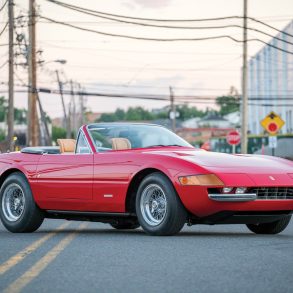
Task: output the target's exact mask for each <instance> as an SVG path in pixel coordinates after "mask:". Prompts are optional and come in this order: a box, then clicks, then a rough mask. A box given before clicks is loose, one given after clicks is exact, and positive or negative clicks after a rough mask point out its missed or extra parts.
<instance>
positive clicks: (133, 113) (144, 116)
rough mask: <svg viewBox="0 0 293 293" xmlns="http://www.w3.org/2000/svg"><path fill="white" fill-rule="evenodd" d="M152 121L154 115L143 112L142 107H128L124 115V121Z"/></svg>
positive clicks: (146, 111)
mask: <svg viewBox="0 0 293 293" xmlns="http://www.w3.org/2000/svg"><path fill="white" fill-rule="evenodd" d="M152 119H154V115H152V114H151V113H150V112H149V111H148V110H145V109H143V108H142V107H130V108H128V110H127V111H126V114H125V120H127V121H141V120H152Z"/></svg>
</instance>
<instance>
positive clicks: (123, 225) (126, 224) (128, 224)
mask: <svg viewBox="0 0 293 293" xmlns="http://www.w3.org/2000/svg"><path fill="white" fill-rule="evenodd" d="M110 225H111V226H112V227H113V228H115V229H117V230H134V229H137V228H139V227H140V225H139V223H138V222H134V221H124V220H123V221H117V222H116V223H111V224H110Z"/></svg>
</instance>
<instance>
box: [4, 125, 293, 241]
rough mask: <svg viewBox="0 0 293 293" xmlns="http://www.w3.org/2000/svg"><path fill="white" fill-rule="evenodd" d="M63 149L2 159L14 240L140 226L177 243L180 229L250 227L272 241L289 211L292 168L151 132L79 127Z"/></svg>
mask: <svg viewBox="0 0 293 293" xmlns="http://www.w3.org/2000/svg"><path fill="white" fill-rule="evenodd" d="M58 144H59V147H28V148H24V149H23V150H22V151H21V152H16V153H6V154H1V155H0V174H1V177H0V185H1V190H0V200H1V209H0V216H1V220H2V223H3V225H4V226H5V227H6V228H7V229H8V230H9V231H11V232H33V231H35V230H36V229H38V228H39V227H40V225H41V224H42V222H43V220H44V218H54V219H67V220H82V221H97V222H104V223H109V224H110V225H111V226H112V227H114V228H116V229H135V228H138V227H139V226H141V227H142V228H143V230H144V231H145V232H146V233H148V234H150V235H173V234H176V233H178V232H179V231H180V230H181V229H182V227H183V226H184V224H185V223H187V224H188V225H193V224H246V225H247V227H248V229H250V230H251V231H253V232H254V233H261V234H276V233H279V232H281V231H283V230H284V229H285V228H286V226H287V225H288V223H289V221H290V218H291V214H292V210H293V162H291V161H288V160H285V159H281V158H276V157H269V156H255V155H229V154H223V153H213V152H206V151H203V150H198V149H195V148H193V147H192V146H191V145H189V144H188V143H187V142H186V141H184V140H183V139H181V138H180V137H178V136H177V135H175V134H174V133H172V132H170V131H169V130H167V129H165V128H164V127H160V126H157V125H149V124H133V123H101V124H90V125H87V126H83V127H82V128H81V129H80V131H79V134H78V137H77V140H76V141H75V140H71V139H69V140H68V139H60V140H59V141H58Z"/></svg>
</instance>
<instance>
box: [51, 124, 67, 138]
mask: <svg viewBox="0 0 293 293" xmlns="http://www.w3.org/2000/svg"><path fill="white" fill-rule="evenodd" d="M64 137H66V129H64V128H62V127H56V126H53V127H52V140H53V141H54V142H57V139H58V138H64Z"/></svg>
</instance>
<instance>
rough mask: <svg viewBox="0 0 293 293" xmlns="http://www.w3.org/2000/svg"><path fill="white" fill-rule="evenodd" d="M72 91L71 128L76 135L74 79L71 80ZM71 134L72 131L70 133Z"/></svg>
mask: <svg viewBox="0 0 293 293" xmlns="http://www.w3.org/2000/svg"><path fill="white" fill-rule="evenodd" d="M70 91H71V103H72V112H71V117H70V130H71V131H72V128H73V133H74V136H75V134H76V133H75V132H76V105H75V96H74V90H73V81H72V80H70ZM70 135H71V133H70Z"/></svg>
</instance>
